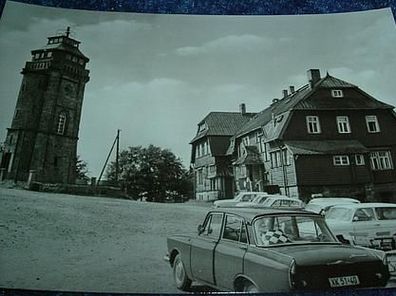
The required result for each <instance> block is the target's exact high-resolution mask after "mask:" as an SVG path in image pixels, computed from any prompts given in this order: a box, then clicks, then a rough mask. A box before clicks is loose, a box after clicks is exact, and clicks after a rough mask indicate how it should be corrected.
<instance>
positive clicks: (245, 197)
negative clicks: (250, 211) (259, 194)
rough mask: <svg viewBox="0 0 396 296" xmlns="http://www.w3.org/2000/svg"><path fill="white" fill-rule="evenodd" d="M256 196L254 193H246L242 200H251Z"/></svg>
mask: <svg viewBox="0 0 396 296" xmlns="http://www.w3.org/2000/svg"><path fill="white" fill-rule="evenodd" d="M253 198H254V194H245V195H243V196H242V198H241V201H251V200H252V199H253Z"/></svg>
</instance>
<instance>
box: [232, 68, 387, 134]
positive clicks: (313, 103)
mask: <svg viewBox="0 0 396 296" xmlns="http://www.w3.org/2000/svg"><path fill="white" fill-rule="evenodd" d="M320 88H335V89H345V88H354V89H355V90H356V91H357V92H359V93H360V94H362V97H361V98H353V100H352V99H348V98H347V97H346V98H343V99H335V100H310V98H311V96H312V95H313V94H314V93H315V91H317V90H318V89H320ZM340 108H345V109H393V106H391V105H388V104H385V103H383V102H380V101H378V100H376V99H375V98H373V97H372V96H370V95H369V94H367V93H366V92H364V91H362V90H361V89H360V88H358V87H357V86H355V85H353V84H351V83H349V82H346V81H344V80H341V79H338V78H335V77H333V76H330V75H329V74H327V75H326V76H325V77H323V78H321V79H320V80H319V81H318V82H317V83H316V84H315V85H314V86H313V88H311V86H310V85H309V84H306V85H304V86H302V87H301V88H299V89H298V90H297V91H295V92H294V93H292V94H289V95H288V96H286V97H285V98H282V99H280V100H278V101H277V102H274V103H273V104H271V106H269V107H268V108H266V109H264V110H263V111H261V112H260V113H257V115H256V116H254V117H253V118H252V120H250V121H249V122H248V123H247V124H245V125H243V126H242V127H241V128H240V129H239V130H238V131H237V132H236V133H235V137H236V138H237V137H240V136H243V135H245V134H248V133H250V132H252V131H254V130H257V129H259V128H261V127H263V126H265V125H266V124H268V123H269V122H270V121H271V120H272V119H273V118H276V117H277V116H279V115H281V114H284V115H286V116H290V114H291V112H290V111H292V110H313V109H316V110H320V109H326V110H328V109H337V110H338V109H340ZM286 119H287V118H286ZM279 134H280V133H279Z"/></svg>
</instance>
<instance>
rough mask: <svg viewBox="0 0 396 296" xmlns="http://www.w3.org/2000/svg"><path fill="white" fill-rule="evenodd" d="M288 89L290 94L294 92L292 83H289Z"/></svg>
mask: <svg viewBox="0 0 396 296" xmlns="http://www.w3.org/2000/svg"><path fill="white" fill-rule="evenodd" d="M289 89H290V94H294V92H295V90H294V85H290V86H289Z"/></svg>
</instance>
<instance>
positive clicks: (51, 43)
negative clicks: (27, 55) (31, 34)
mask: <svg viewBox="0 0 396 296" xmlns="http://www.w3.org/2000/svg"><path fill="white" fill-rule="evenodd" d="M79 45H80V41H77V40H75V39H73V38H71V37H70V27H67V29H66V31H65V32H64V33H62V34H57V35H54V36H51V37H48V42H47V44H46V45H45V46H44V47H43V48H41V49H36V50H32V53H33V54H34V53H35V52H37V51H41V50H43V49H44V50H48V49H51V50H59V51H66V52H69V53H71V54H73V55H76V56H78V57H80V58H83V59H84V60H85V61H86V62H88V61H89V58H88V57H86V56H85V55H84V54H83V53H82V52H81V51H80V49H79V48H78V47H79Z"/></svg>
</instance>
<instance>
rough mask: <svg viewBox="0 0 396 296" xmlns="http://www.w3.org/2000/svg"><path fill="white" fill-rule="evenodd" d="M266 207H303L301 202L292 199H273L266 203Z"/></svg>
mask: <svg viewBox="0 0 396 296" xmlns="http://www.w3.org/2000/svg"><path fill="white" fill-rule="evenodd" d="M264 205H268V206H271V207H275V208H281V207H301V202H300V201H299V200H295V199H292V198H288V199H273V200H270V201H268V200H267V201H266V202H265V203H264Z"/></svg>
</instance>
